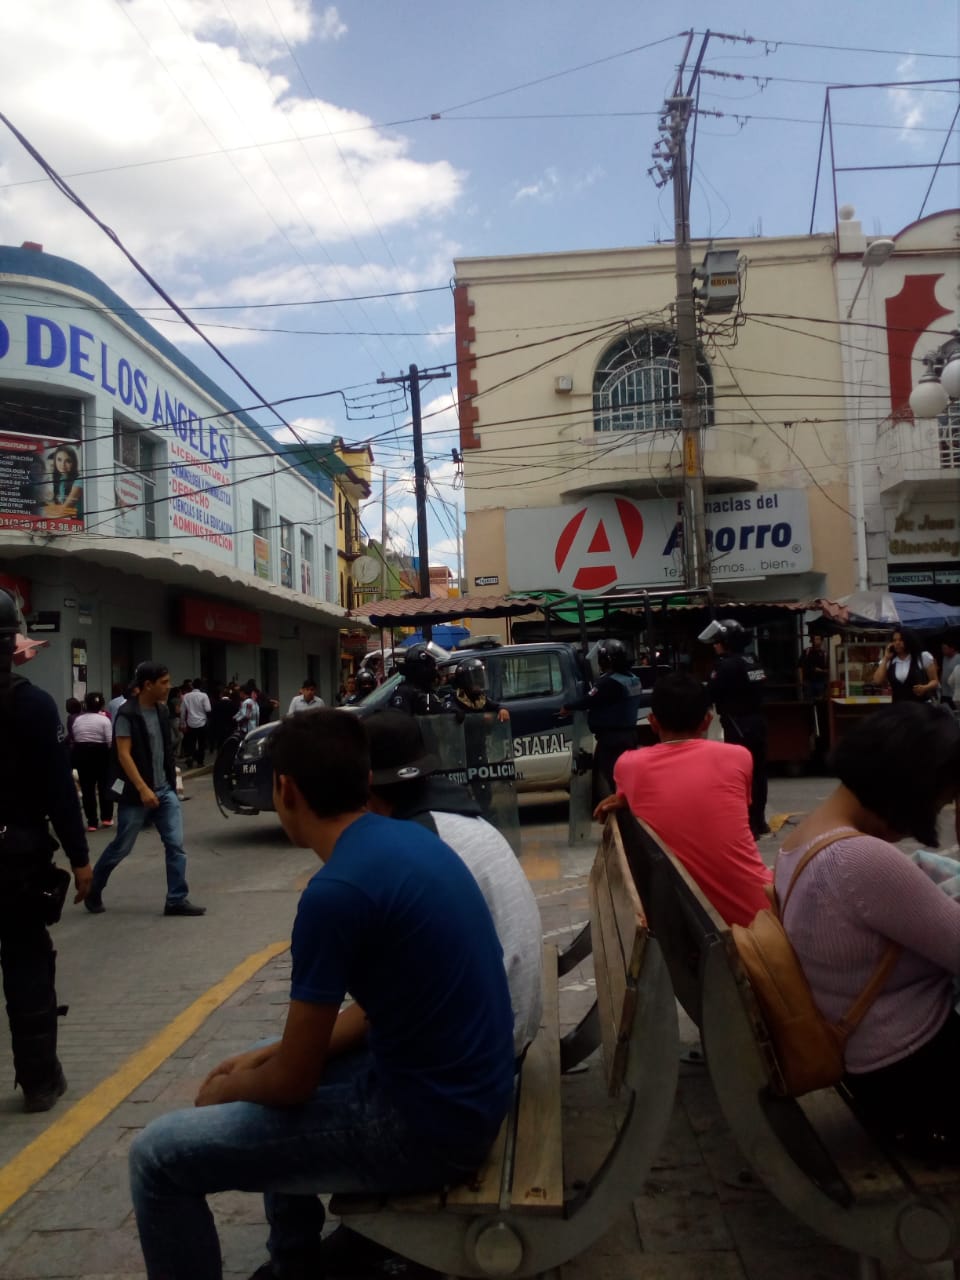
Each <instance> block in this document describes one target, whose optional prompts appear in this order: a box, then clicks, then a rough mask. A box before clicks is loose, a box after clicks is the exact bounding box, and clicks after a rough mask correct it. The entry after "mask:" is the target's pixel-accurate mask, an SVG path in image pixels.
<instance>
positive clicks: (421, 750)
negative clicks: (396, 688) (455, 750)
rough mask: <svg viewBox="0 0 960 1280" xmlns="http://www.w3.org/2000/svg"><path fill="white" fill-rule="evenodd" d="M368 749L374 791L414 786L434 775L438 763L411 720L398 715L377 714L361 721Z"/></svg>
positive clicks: (391, 712) (405, 716)
mask: <svg viewBox="0 0 960 1280" xmlns="http://www.w3.org/2000/svg"><path fill="white" fill-rule="evenodd" d="M364 728H365V729H366V731H367V743H368V745H369V748H370V770H371V774H372V777H373V785H374V786H375V787H383V786H388V785H389V784H390V783H392V782H415V781H416V780H417V779H418V778H426V777H427V776H428V775H429V774H431V773H436V772H437V770H438V769H439V768H440V761H439V760H438V759H437V757H436V756H434V755H431V754H430V753H429V752H428V751H427V750H426V746H425V743H424V741H423V734H422V733H421V732H420V726H419V725H418V724H417V722H416V720H415V719H414V718H413V716H408V715H405V714H404V713H403V712H402V711H381V712H379V713H378V714H377V715H375V716H368V717H367V719H366V720H365V721H364Z"/></svg>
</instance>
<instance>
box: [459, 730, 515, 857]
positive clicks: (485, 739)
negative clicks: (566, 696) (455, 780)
mask: <svg viewBox="0 0 960 1280" xmlns="http://www.w3.org/2000/svg"><path fill="white" fill-rule="evenodd" d="M463 737H464V744H465V748H466V759H467V778H468V783H469V786H470V789H471V790H472V792H473V794H474V798H475V799H476V801H477V804H479V805H480V808H481V809H482V810H483V816H484V817H485V818H486V820H487V821H488V822H489V823H490V824H491V825H492V826H494V827H496V828H497V830H498V831H499V832H500V834H501V835H502V836H503V837H504V839H505V840H507V841H508V843H509V844H510V847H511V849H513V851H514V853H515V854H516V855H517V857H518V858H519V856H520V852H521V840H520V816H519V813H518V810H517V772H516V768H515V766H514V763H513V734H512V732H511V730H510V722H509V721H505V722H501V721H500V720H498V719H497V717H496V715H494V713H493V712H491V711H484V712H473V713H471V714H470V715H468V716H467V717H466V719H465V720H464V722H463Z"/></svg>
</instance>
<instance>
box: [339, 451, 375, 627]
mask: <svg viewBox="0 0 960 1280" xmlns="http://www.w3.org/2000/svg"><path fill="white" fill-rule="evenodd" d="M333 451H334V453H335V454H336V455H337V457H338V458H339V459H340V461H341V462H343V463H345V464H346V467H347V468H348V470H346V471H345V472H344V473H343V474H342V475H339V476H337V478H336V481H335V485H336V497H337V561H338V564H337V573H338V581H337V588H338V591H337V596H338V599H339V601H340V606H341V608H343V609H352V608H353V607H354V605H355V604H357V603H358V598H357V588H358V583H357V582H356V581H355V579H354V576H353V566H354V563H355V562H356V560H357V559H358V558H359V556H360V554H361V552H362V551H363V545H364V543H365V542H366V541H367V538H366V535H365V533H364V531H363V528H362V526H361V524H360V504H361V503H362V502H365V501H366V499H367V498H369V497H370V493H371V489H370V474H371V468H372V466H373V450H372V449H371V448H370V446H369V445H368V444H346V443H344V440H343V438H342V437H341V436H335V437H334V439H333Z"/></svg>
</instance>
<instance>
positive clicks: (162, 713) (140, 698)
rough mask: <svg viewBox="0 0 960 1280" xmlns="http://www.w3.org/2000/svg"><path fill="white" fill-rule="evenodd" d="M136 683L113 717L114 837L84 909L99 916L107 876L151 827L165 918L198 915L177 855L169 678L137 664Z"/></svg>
mask: <svg viewBox="0 0 960 1280" xmlns="http://www.w3.org/2000/svg"><path fill="white" fill-rule="evenodd" d="M136 684H137V687H138V688H139V690H140V692H139V693H138V694H137V696H136V697H135V698H130V699H129V700H128V701H127V702H125V703H124V704H123V706H122V707H121V708H120V710H119V711H118V712H117V719H116V723H115V726H114V737H113V747H114V771H115V774H116V781H115V782H114V784H113V789H114V792H115V794H119V797H120V804H119V808H118V818H117V834H116V836H115V837H114V839H113V840H111V842H110V843H109V844H108V845H107V847H106V848H105V849H104V851H103V853H102V854H101V855H100V857H99V859H98V860H97V865H96V866H95V867H94V869H93V885H92V887H91V890H90V893H89V894H88V895H87V897H86V899H85V900H84V906H85V907H86V908H87V910H88V911H90V912H92V913H93V914H94V915H99V914H100V912H102V911H104V910H105V908H104V905H103V890H104V888H105V887H106V884H107V881H108V880H109V878H110V876H111V874H112V873H113V871H114V870H115V869H116V868H117V867H118V866H119V865H120V863H121V862H122V861H123V859H124V858H125V857H126V856H127V854H128V853H130V851H131V850H132V849H133V846H134V844H135V843H136V840H137V836H138V835H139V834H140V832H141V831H142V830H143V828H144V827H145V826H148V825H149V824H150V823H151V822H152V823H153V824H154V826H155V827H156V829H157V834H158V835H159V836H160V839H161V840H162V841H163V850H164V854H165V855H166V861H167V900H166V903H165V905H164V908H163V914H164V915H165V916H202V915H203V914H204V912H205V910H206V908H205V907H198V906H196V905H194V903H192V902H191V901H190V899H189V898H188V897H187V893H188V890H187V879H186V874H185V872H186V865H187V855H186V853H185V852H184V850H183V815H182V813H181V809H180V800H179V798H178V797H177V789H176V782H177V775H176V764H175V762H174V756H173V738H172V735H171V733H170V715H169V712H168V711H167V695H168V694H169V693H170V673H169V671H168V670H167V668H166V667H164V666H161V665H160V663H158V662H141V664H140V666H139V667H138V668H137V674H136Z"/></svg>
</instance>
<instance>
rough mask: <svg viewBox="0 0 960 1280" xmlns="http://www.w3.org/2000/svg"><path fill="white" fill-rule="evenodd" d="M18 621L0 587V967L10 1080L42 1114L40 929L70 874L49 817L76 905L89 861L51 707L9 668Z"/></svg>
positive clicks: (52, 1060)
mask: <svg viewBox="0 0 960 1280" xmlns="http://www.w3.org/2000/svg"><path fill="white" fill-rule="evenodd" d="M17 624H18V617H17V609H16V605H15V604H14V602H13V599H12V598H11V597H10V596H9V595H8V594H7V592H6V591H0V815H2V818H0V965H2V968H3V991H4V995H5V996H6V1004H7V1018H8V1020H9V1023H10V1041H11V1046H12V1048H13V1064H14V1069H15V1071H16V1083H17V1084H19V1085H20V1087H21V1089H22V1090H23V1105H24V1110H25V1111H32V1112H34V1111H49V1110H50V1108H51V1107H52V1106H54V1105H55V1104H56V1102H57V1099H58V1098H59V1097H60V1095H61V1094H62V1093H63V1092H64V1090H65V1089H66V1087H67V1082H66V1080H65V1079H64V1075H63V1068H62V1067H61V1066H60V1061H59V1059H58V1058H57V994H56V989H55V986H54V981H55V977H56V952H55V951H54V949H53V943H52V942H51V941H50V934H49V933H48V932H47V926H48V925H51V924H54V923H56V921H57V920H58V919H59V918H60V907H61V905H62V902H63V897H64V895H65V893H66V890H67V886H68V885H69V877H68V876H67V873H66V872H65V871H61V870H59V869H58V868H56V867H55V866H54V863H53V857H52V855H53V851H54V850H55V849H56V848H57V841H56V840H54V839H53V837H52V836H51V835H50V832H49V829H48V826H47V821H48V819H49V820H50V822H51V823H52V825H53V829H54V831H55V832H56V834H57V839H58V840H59V841H60V843H61V844H62V845H63V849H64V852H65V853H66V855H67V857H68V858H69V860H70V865H71V868H72V870H73V879H74V884H75V885H76V891H77V893H76V898H75V899H74V901H76V902H79V901H81V900H82V899H83V897H84V896H85V895H86V893H87V892H88V890H89V887H90V859H89V856H88V854H87V837H86V835H85V834H84V830H83V818H82V817H81V814H80V805H79V803H78V801H77V789H76V787H75V786H74V783H73V776H72V774H71V771H70V760H69V757H68V755H67V747H66V734H65V733H64V729H63V725H62V724H61V723H60V716H59V713H58V712H57V708H56V704H55V703H54V701H53V699H52V698H51V697H50V695H49V693H45V692H44V690H43V689H37V688H35V686H34V685H32V684H31V683H30V681H29V680H24V679H22V677H20V676H17V675H14V674H13V673H12V667H13V666H14V665H15V664H16V665H19V662H20V661H25V660H26V659H27V657H28V656H29V653H30V648H29V645H28V644H27V643H26V642H23V637H21V636H18V634H17ZM21 642H23V643H22V645H21Z"/></svg>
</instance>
